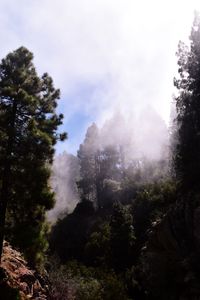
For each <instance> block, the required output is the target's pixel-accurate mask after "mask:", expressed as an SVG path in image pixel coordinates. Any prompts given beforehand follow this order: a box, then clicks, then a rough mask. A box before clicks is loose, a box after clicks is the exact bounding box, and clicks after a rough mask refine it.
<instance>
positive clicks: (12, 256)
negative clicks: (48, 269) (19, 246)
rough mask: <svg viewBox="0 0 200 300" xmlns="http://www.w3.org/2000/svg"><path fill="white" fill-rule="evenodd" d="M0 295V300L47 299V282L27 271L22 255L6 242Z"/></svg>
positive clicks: (34, 272) (31, 271) (33, 272)
mask: <svg viewBox="0 0 200 300" xmlns="http://www.w3.org/2000/svg"><path fill="white" fill-rule="evenodd" d="M0 295H1V299H2V300H3V299H6V300H17V299H19V300H25V299H34V300H45V299H48V284H47V280H46V279H45V278H44V277H42V276H41V275H40V274H38V273H37V272H36V271H34V270H31V269H29V267H28V266H27V262H26V261H25V260H24V258H23V257H22V255H21V254H20V253H19V252H18V251H16V250H14V249H12V247H11V246H10V245H9V244H8V243H7V242H4V248H3V256H2V264H1V269H0Z"/></svg>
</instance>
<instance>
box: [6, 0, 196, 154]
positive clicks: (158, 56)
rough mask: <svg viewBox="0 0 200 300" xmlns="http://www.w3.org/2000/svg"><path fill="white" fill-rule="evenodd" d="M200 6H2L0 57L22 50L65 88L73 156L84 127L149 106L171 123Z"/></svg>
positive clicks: (23, 2)
mask: <svg viewBox="0 0 200 300" xmlns="http://www.w3.org/2000/svg"><path fill="white" fill-rule="evenodd" d="M195 9H197V10H200V3H198V1H196V0H190V1H183V0H182V1H181V0H168V1H161V0H140V1H139V0H137V1H136V0H57V1H55V0H28V1H27V0H18V1H16V0H0V24H1V26H0V40H1V47H0V58H3V57H5V56H6V55H7V54H8V53H9V52H10V51H13V50H15V49H17V48H19V47H20V46H22V45H23V46H25V47H27V48H28V49H29V50H30V51H32V52H33V54H34V64H35V66H36V69H37V71H38V74H39V75H42V73H44V72H48V73H49V74H50V75H51V76H52V78H53V80H54V84H55V86H56V87H57V88H60V90H61V99H60V100H59V106H58V111H59V112H62V113H64V115H65V119H64V123H63V126H62V128H61V129H62V130H65V131H67V132H68V136H69V138H68V140H67V141H65V142H64V143H62V144H61V143H59V144H58V145H57V153H61V152H62V151H64V150H66V151H67V152H71V153H76V150H77V148H78V146H79V144H80V143H81V142H82V140H83V137H84V134H85V131H86V129H87V127H88V126H89V125H90V124H91V123H92V122H93V121H95V122H97V124H99V125H100V126H101V125H102V124H103V122H104V121H105V120H106V119H109V118H110V117H111V116H112V114H113V113H114V112H116V111H119V110H120V111H121V112H122V113H124V114H125V115H129V116H130V115H132V114H133V115H134V114H137V112H138V111H140V110H141V109H143V108H144V107H146V106H148V105H151V106H152V107H153V108H154V109H155V110H156V111H157V112H158V113H159V114H160V115H161V117H162V118H163V119H164V120H165V122H166V123H168V122H169V115H170V106H171V102H172V94H173V93H174V88H173V78H174V76H176V74H177V64H176V61H177V58H176V55H175V53H176V50H177V45H178V41H179V40H183V41H187V38H188V36H189V33H190V29H191V25H192V20H193V13H194V10H195Z"/></svg>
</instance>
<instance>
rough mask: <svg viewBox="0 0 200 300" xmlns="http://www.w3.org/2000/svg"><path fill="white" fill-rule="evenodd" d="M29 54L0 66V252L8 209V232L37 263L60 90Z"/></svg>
mask: <svg viewBox="0 0 200 300" xmlns="http://www.w3.org/2000/svg"><path fill="white" fill-rule="evenodd" d="M32 60H33V54H32V53H31V52H29V51H28V50H27V49H26V48H24V47H21V48H19V49H17V50H16V51H14V52H12V53H10V54H8V55H7V56H6V58H5V59H3V60H2V62H1V64H0V168H1V174H0V253H1V252H2V243H3V237H4V233H5V230H4V229H5V216H6V210H7V208H8V218H7V219H8V223H9V230H10V231H9V232H10V234H11V235H10V236H12V237H13V241H14V243H15V244H16V245H17V246H19V247H20V248H21V249H22V250H24V251H25V254H26V255H27V256H28V258H29V260H30V261H31V262H33V263H34V262H36V261H37V260H38V259H39V257H38V253H39V250H43V249H44V248H45V247H46V243H45V239H44V234H45V230H46V226H45V222H44V221H45V212H46V210H47V209H50V208H52V207H53V204H54V194H53V192H52V191H51V189H50V188H49V185H48V181H49V176H50V169H49V165H50V164H51V163H52V159H53V154H54V145H55V144H56V142H57V140H58V139H61V140H63V139H65V137H66V134H60V135H59V134H57V133H56V130H57V127H58V126H59V125H60V124H62V118H63V115H57V114H56V112H55V109H56V106H57V100H58V99H59V94H60V92H59V90H57V89H55V88H54V86H53V81H52V79H51V77H49V75H48V74H47V73H45V74H44V75H43V76H42V77H41V78H40V77H39V76H38V75H37V73H36V70H35V68H34V65H33V62H32Z"/></svg>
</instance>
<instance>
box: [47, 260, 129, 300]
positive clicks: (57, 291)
mask: <svg viewBox="0 0 200 300" xmlns="http://www.w3.org/2000/svg"><path fill="white" fill-rule="evenodd" d="M55 269H56V271H55ZM49 274H50V280H51V284H52V287H53V290H52V294H53V295H54V297H53V295H52V297H51V299H52V300H53V299H57V300H59V299H62V300H64V299H68V298H67V296H70V288H71V296H72V294H73V296H74V298H75V299H79V300H93V299H98V300H113V299H115V300H128V299H129V298H128V296H127V290H126V287H125V285H124V283H123V281H122V280H121V279H120V278H119V277H118V276H117V275H116V274H115V273H113V272H112V271H106V270H102V269H100V268H95V269H94V268H87V267H85V266H84V265H81V264H79V263H77V262H76V261H71V262H69V263H68V264H67V265H62V266H60V267H58V266H57V267H55V266H54V267H53V268H52V266H51V269H50V270H49ZM59 274H60V276H59ZM59 277H60V279H62V281H61V280H57V278H59ZM63 291H65V293H63ZM55 295H56V297H55Z"/></svg>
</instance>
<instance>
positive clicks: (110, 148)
mask: <svg viewBox="0 0 200 300" xmlns="http://www.w3.org/2000/svg"><path fill="white" fill-rule="evenodd" d="M177 60H178V62H177V64H178V66H177V68H178V74H177V76H176V78H175V79H174V86H175V88H176V93H175V96H174V97H173V105H172V120H171V122H170V124H169V125H167V124H166V123H165V122H164V121H163V119H162V118H161V117H160V115H159V113H158V111H156V110H155V108H153V106H150V105H147V106H145V105H144V106H138V107H137V106H136V107H134V110H133V109H131V110H130V112H128V109H127V110H126V112H125V111H123V110H120V107H119V109H118V110H115V111H114V112H113V114H112V116H111V117H109V118H107V119H106V121H104V122H100V121H96V122H91V124H90V125H89V126H88V128H87V130H86V132H85V137H84V139H83V141H82V142H81V143H80V145H79V148H78V149H77V153H68V152H66V151H64V152H63V153H60V154H58V155H55V145H56V143H57V142H58V141H64V140H65V139H66V137H67V134H66V133H65V132H61V133H60V132H58V128H59V126H60V125H62V120H63V117H64V116H63V114H58V113H57V102H58V100H59V97H60V91H59V90H58V89H56V88H55V87H54V84H53V79H52V78H51V77H50V76H49V75H48V74H47V73H44V74H43V75H42V76H41V77H40V76H39V75H38V74H37V72H36V69H35V67H34V64H33V54H32V53H31V52H30V51H29V50H28V49H27V48H25V47H20V48H18V49H17V50H15V51H13V52H10V53H9V54H8V55H7V56H6V57H5V58H4V59H3V60H2V61H1V63H0V252H2V250H3V249H5V245H6V249H7V251H8V249H10V251H11V252H12V255H15V256H17V257H16V259H15V258H12V261H11V264H8V263H7V261H6V259H8V257H7V258H6V254H5V252H4V256H2V257H3V262H1V266H0V297H1V295H3V297H4V298H5V299H10V300H16V299H24V298H23V297H22V294H21V290H20V291H19V290H18V287H19V286H20V289H23V292H25V293H26V294H27V299H28V298H31V299H35V300H36V299H40V298H38V297H40V295H39V296H38V295H37V293H36V294H33V290H34V289H36V286H39V287H40V288H41V289H42V290H43V292H45V296H44V299H50V300H65V299H66V300H75V299H77V300H93V299H97V300H113V299H114V300H130V299H133V300H169V299H170V300H191V299H200V221H199V220H200V16H199V14H198V13H195V17H194V22H193V25H192V28H191V34H190V44H189V45H186V44H184V43H183V42H180V43H179V45H178V51H177ZM161 100H162V99H161ZM133 112H134V113H133ZM94 119H95V118H94ZM94 121H95V120H94ZM3 240H7V241H8V242H9V243H10V244H11V245H12V246H13V247H15V248H17V249H18V250H19V251H21V252H22V253H23V255H24V257H25V259H26V260H27V264H28V265H29V266H31V268H32V269H34V270H35V271H30V270H29V271H27V270H26V271H25V268H20V264H19V263H18V262H19V260H20V261H21V262H23V264H24V265H25V264H26V262H25V261H24V260H23V259H22V258H21V255H19V253H18V252H17V251H15V250H12V248H11V246H10V245H9V244H8V243H7V242H6V243H4V248H3ZM0 254H1V253H0ZM14 264H18V266H19V267H18V272H21V273H22V277H20V279H19V278H18V277H17V276H16V278H18V281H19V282H18V285H17V279H15V280H16V282H15V283H16V284H15V285H11V281H10V277H9V276H8V274H10V273H9V272H8V268H9V269H11V270H12V268H13V267H14ZM6 268H7V269H6ZM9 271H10V270H9ZM33 273H34V283H31V280H32V279H33V277H31V276H32V275H30V274H33ZM22 278H23V280H25V281H23V282H22V281H21V279H22ZM35 280H36V281H35ZM43 287H44V288H43ZM4 295H5V296H4ZM42 299H43V298H42Z"/></svg>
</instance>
